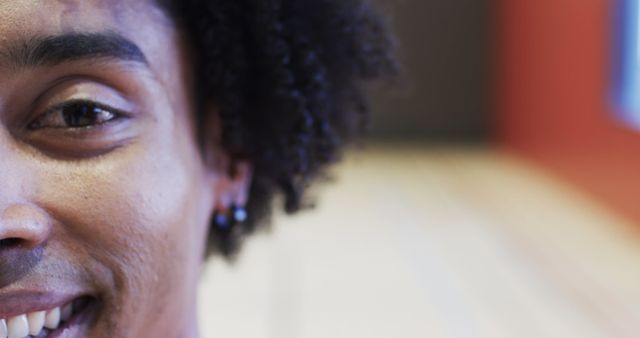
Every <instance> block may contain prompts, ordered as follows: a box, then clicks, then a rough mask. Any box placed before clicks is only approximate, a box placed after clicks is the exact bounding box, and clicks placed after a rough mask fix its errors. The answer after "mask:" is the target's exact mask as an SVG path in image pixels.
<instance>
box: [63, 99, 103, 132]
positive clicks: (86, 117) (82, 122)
mask: <svg viewBox="0 0 640 338" xmlns="http://www.w3.org/2000/svg"><path fill="white" fill-rule="evenodd" d="M97 110H98V109H97V107H95V106H93V105H88V104H74V105H71V106H70V107H66V108H64V109H63V110H62V115H63V117H64V122H65V123H66V124H67V125H68V126H70V127H87V126H91V125H94V124H96V116H97V114H98V111H97Z"/></svg>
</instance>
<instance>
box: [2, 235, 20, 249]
mask: <svg viewBox="0 0 640 338" xmlns="http://www.w3.org/2000/svg"><path fill="white" fill-rule="evenodd" d="M23 242H24V240H23V239H20V238H5V239H0V251H2V250H5V249H11V248H15V247H18V246H20V245H21V244H23Z"/></svg>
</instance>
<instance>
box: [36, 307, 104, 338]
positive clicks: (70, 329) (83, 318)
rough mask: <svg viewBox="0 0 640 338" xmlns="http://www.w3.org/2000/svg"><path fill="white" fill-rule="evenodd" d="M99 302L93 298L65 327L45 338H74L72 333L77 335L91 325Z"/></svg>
mask: <svg viewBox="0 0 640 338" xmlns="http://www.w3.org/2000/svg"><path fill="white" fill-rule="evenodd" d="M97 305H98V302H97V300H96V299H94V298H92V299H90V300H89V301H88V303H87V304H86V305H85V306H83V307H82V308H80V309H79V310H78V311H77V312H76V313H75V314H74V315H73V316H72V317H71V318H69V320H68V321H66V322H65V323H64V325H62V326H60V327H59V328H57V329H56V330H55V331H52V332H50V333H49V334H48V335H46V336H45V338H61V337H73V336H75V335H74V334H72V333H74V332H75V333H77V331H79V330H80V329H82V326H86V325H87V324H88V323H89V320H90V319H91V317H92V315H93V314H94V313H95V310H96V309H97Z"/></svg>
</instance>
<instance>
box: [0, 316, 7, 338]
mask: <svg viewBox="0 0 640 338" xmlns="http://www.w3.org/2000/svg"><path fill="white" fill-rule="evenodd" d="M8 335H9V331H8V329H7V321H6V320H4V319H0V338H7V336H8Z"/></svg>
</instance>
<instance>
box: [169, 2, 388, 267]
mask: <svg viewBox="0 0 640 338" xmlns="http://www.w3.org/2000/svg"><path fill="white" fill-rule="evenodd" d="M158 1H159V2H160V5H161V6H163V7H164V8H165V9H167V10H168V12H169V13H170V15H171V16H172V17H173V18H174V19H175V20H176V22H177V23H178V25H179V26H180V27H181V29H183V30H184V32H185V33H186V36H187V37H188V38H189V39H191V41H190V43H191V45H192V48H193V50H194V52H195V57H194V58H195V62H194V65H193V67H194V72H195V74H196V75H197V76H198V79H197V91H198V94H197V97H198V100H199V101H201V102H200V103H203V102H204V101H211V100H213V101H214V102H216V104H218V105H219V107H220V109H221V110H220V115H221V116H220V118H221V121H222V131H223V135H222V142H223V144H222V145H223V147H224V148H225V149H226V150H227V151H228V152H229V153H230V154H231V155H232V156H233V157H235V158H238V159H244V160H248V161H249V162H250V163H251V164H252V166H253V181H252V183H251V189H250V195H249V201H248V205H247V211H248V214H249V219H248V221H247V222H246V223H244V224H242V226H241V227H239V228H237V229H236V230H235V231H234V233H233V234H230V235H229V236H227V235H225V236H221V235H220V234H219V233H217V232H215V231H211V235H210V241H209V248H210V252H220V253H222V254H223V255H226V256H229V255H232V254H233V253H235V252H236V251H237V248H238V245H239V243H240V240H241V239H242V238H243V237H244V236H245V235H247V234H249V233H251V232H253V231H254V230H255V229H256V228H258V227H261V226H264V225H265V224H268V219H269V213H270V210H271V206H272V200H273V198H274V197H275V196H277V195H279V194H282V196H283V197H284V201H285V203H284V204H285V206H284V207H285V210H286V211H287V212H288V213H293V212H296V211H298V210H299V209H300V208H301V207H303V206H304V203H303V201H304V199H303V192H304V191H305V189H306V188H307V186H308V185H309V183H310V182H311V181H312V180H313V179H314V178H317V177H318V176H319V174H321V173H323V170H324V169H325V168H326V167H327V165H329V164H331V163H333V162H335V161H336V160H337V159H338V158H339V157H340V154H341V151H342V149H343V148H344V146H345V145H346V144H348V142H350V141H351V140H353V139H354V138H355V137H357V136H360V135H361V134H362V132H363V131H364V130H365V128H366V126H367V124H368V115H369V112H368V111H369V109H368V105H367V97H366V93H365V84H366V83H368V82H371V81H373V80H378V79H382V78H385V77H387V76H389V75H393V74H395V72H396V68H397V67H396V62H395V59H394V43H393V39H392V37H391V35H390V34H389V31H388V29H387V27H386V26H387V25H386V23H385V20H383V18H382V17H381V15H380V14H379V13H377V12H376V11H375V10H374V9H373V7H372V5H371V4H369V3H368V2H367V1H366V0H158ZM203 112H204V110H201V112H200V113H199V118H201V119H202V118H203V116H202V114H204V113H203Z"/></svg>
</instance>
